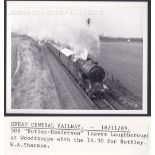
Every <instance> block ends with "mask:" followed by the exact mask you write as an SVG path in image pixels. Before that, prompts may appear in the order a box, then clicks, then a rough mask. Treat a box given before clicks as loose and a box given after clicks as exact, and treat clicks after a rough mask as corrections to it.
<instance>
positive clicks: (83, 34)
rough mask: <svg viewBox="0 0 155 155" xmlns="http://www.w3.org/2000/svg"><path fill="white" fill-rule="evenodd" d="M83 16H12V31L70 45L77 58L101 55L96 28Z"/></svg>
mask: <svg viewBox="0 0 155 155" xmlns="http://www.w3.org/2000/svg"><path fill="white" fill-rule="evenodd" d="M86 20H87V18H86V17H81V16H67V15H66V16H41V15H40V16H34V15H31V16H12V31H13V32H17V33H20V34H27V35H29V36H30V37H33V38H34V39H37V40H54V41H56V42H59V43H62V44H66V45H69V46H70V47H72V48H73V49H74V52H75V54H76V55H77V56H79V57H81V58H83V59H86V57H87V55H88V54H90V55H93V56H96V55H97V54H98V53H99V48H100V42H99V37H98V34H97V33H96V32H95V27H94V26H93V24H92V25H90V26H89V28H88V25H87V22H86Z"/></svg>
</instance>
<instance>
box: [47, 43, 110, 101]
mask: <svg viewBox="0 0 155 155" xmlns="http://www.w3.org/2000/svg"><path fill="white" fill-rule="evenodd" d="M46 45H47V47H48V48H49V49H50V51H52V53H53V54H54V55H55V56H56V57H57V58H58V59H59V60H60V62H61V63H62V64H63V65H64V66H65V67H66V68H67V70H68V71H69V72H70V73H71V74H72V76H73V77H74V78H75V80H76V81H77V83H78V84H79V85H80V87H81V88H82V89H83V90H84V91H85V93H86V94H87V95H88V96H89V97H90V98H91V99H100V98H103V97H104V94H105V92H106V90H107V89H108V87H107V86H106V85H105V84H104V83H103V80H104V78H105V71H104V69H103V68H102V67H100V66H99V65H98V63H97V62H95V61H93V60H92V59H91V58H87V60H82V59H77V60H76V61H75V60H74V59H73V55H72V54H69V55H66V54H65V53H64V52H62V51H61V50H58V49H57V48H55V47H54V46H53V45H51V44H50V43H46Z"/></svg>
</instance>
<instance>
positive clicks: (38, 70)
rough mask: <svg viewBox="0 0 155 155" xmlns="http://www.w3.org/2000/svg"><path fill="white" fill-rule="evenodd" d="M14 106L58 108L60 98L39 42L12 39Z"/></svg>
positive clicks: (19, 107) (18, 107)
mask: <svg viewBox="0 0 155 155" xmlns="http://www.w3.org/2000/svg"><path fill="white" fill-rule="evenodd" d="M11 55H12V60H11V61H12V62H11V64H12V73H13V76H12V79H11V82H12V83H11V84H12V85H11V102H12V103H11V106H12V109H58V108H59V99H58V96H57V92H56V89H55V84H54V82H53V80H52V78H51V75H50V72H49V69H48V66H47V62H46V59H45V56H44V52H43V51H42V49H41V47H39V46H38V44H37V43H36V42H34V41H33V40H31V39H25V40H24V39H23V40H20V44H19V42H17V40H16V39H12V54H11Z"/></svg>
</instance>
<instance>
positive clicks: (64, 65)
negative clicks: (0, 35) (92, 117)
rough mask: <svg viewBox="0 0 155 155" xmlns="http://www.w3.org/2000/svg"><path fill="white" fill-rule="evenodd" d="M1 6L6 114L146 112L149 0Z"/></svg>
mask: <svg viewBox="0 0 155 155" xmlns="http://www.w3.org/2000/svg"><path fill="white" fill-rule="evenodd" d="M6 10H7V11H6V38H7V39H6V51H5V52H6V113H14V114H16V113H17V114H103V115H104V114H116V115H117V114H147V112H148V104H149V103H148V52H149V51H148V48H149V47H148V3H147V2H145V1H143V2H142V1H135V2H134V1H131V2H129V1H7V2H6Z"/></svg>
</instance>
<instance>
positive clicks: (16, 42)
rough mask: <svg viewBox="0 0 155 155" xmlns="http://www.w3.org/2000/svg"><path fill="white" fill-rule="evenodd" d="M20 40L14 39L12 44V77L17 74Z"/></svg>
mask: <svg viewBox="0 0 155 155" xmlns="http://www.w3.org/2000/svg"><path fill="white" fill-rule="evenodd" d="M19 42H20V40H19V39H12V44H11V49H12V50H11V60H12V61H11V77H12V75H13V73H14V72H15V69H16V62H17V60H16V59H17V51H18V46H19Z"/></svg>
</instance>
